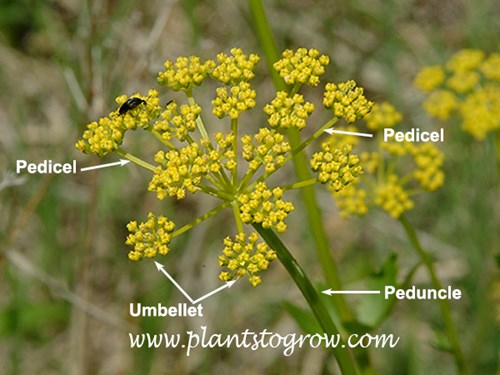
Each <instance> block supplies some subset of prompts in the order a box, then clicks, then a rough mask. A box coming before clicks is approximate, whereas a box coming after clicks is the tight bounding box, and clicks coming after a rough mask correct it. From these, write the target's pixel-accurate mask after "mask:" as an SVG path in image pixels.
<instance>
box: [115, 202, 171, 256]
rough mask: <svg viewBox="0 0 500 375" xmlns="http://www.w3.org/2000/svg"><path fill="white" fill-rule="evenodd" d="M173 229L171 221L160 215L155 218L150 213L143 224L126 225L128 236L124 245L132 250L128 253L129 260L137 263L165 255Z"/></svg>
mask: <svg viewBox="0 0 500 375" xmlns="http://www.w3.org/2000/svg"><path fill="white" fill-rule="evenodd" d="M174 228H175V224H174V223H173V222H172V221H170V220H168V219H167V218H166V217H164V216H162V215H160V216H155V215H154V214H153V213H152V212H150V213H149V214H148V220H147V221H146V222H145V223H140V224H137V222H136V221H131V222H130V223H128V225H127V229H128V231H129V232H130V234H129V235H128V237H127V241H126V242H125V243H126V244H127V245H130V246H132V247H133V248H134V249H133V250H131V251H130V252H129V253H128V257H129V259H130V260H133V261H139V260H141V259H142V258H144V257H146V258H153V257H155V256H156V255H158V254H160V255H167V254H168V252H169V250H170V249H169V248H168V244H169V243H170V241H171V239H172V235H171V233H172V232H173V230H174Z"/></svg>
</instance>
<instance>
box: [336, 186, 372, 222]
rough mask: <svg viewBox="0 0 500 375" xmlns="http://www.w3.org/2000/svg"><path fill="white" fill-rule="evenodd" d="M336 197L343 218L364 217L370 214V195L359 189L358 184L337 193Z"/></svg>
mask: <svg viewBox="0 0 500 375" xmlns="http://www.w3.org/2000/svg"><path fill="white" fill-rule="evenodd" d="M334 196H335V199H336V200H337V205H338V208H339V210H340V214H341V215H342V217H344V218H346V217H348V216H350V215H359V216H363V215H366V213H368V203H367V198H368V193H367V192H366V190H364V189H358V188H357V184H356V183H354V184H351V185H349V186H346V187H345V188H344V189H342V190H340V191H337V192H335V193H334Z"/></svg>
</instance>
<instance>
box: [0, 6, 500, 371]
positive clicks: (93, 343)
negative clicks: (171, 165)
mask: <svg viewBox="0 0 500 375" xmlns="http://www.w3.org/2000/svg"><path fill="white" fill-rule="evenodd" d="M264 5H265V7H266V11H267V13H268V17H269V21H270V23H271V27H272V29H273V31H274V33H275V38H276V41H277V43H278V48H279V49H280V50H283V49H285V48H293V49H295V48H297V47H307V48H317V49H319V50H320V51H321V52H322V53H325V54H328V55H329V56H330V58H331V60H332V63H331V64H330V66H329V68H328V71H327V73H326V76H327V78H328V80H332V81H336V82H338V81H342V80H346V79H355V80H356V81H357V82H358V84H359V85H361V86H363V87H364V88H365V90H366V93H367V96H368V98H370V99H371V100H374V101H383V100H387V101H390V102H391V103H393V104H394V105H395V106H396V107H397V108H398V109H399V110H400V111H401V112H403V113H404V115H405V119H407V120H406V121H408V122H409V123H411V124H417V125H414V126H419V127H421V128H432V127H435V126H436V123H435V122H434V121H433V120H430V119H429V118H428V117H426V116H424V115H423V111H422V110H421V109H420V107H419V103H420V102H421V100H422V96H421V94H419V92H418V91H417V90H416V89H414V88H413V87H412V85H411V83H412V80H413V78H414V76H415V74H416V73H417V72H418V70H419V68H420V67H421V66H423V65H429V64H436V63H442V62H444V61H446V59H447V58H448V57H449V56H450V55H451V54H452V53H454V52H456V51H457V50H458V49H460V48H478V49H482V50H484V51H486V52H487V53H490V52H492V51H498V48H499V41H500V39H499V31H500V2H498V1H494V0H479V1H472V0H450V1H439V0H414V1H411V0H403V1H395V0H388V1H385V0H372V1H360V0H354V1H326V0H302V1H301V0H292V1H283V0H270V1H265V4H264ZM232 47H241V48H243V50H244V51H245V52H246V53H251V52H254V53H259V54H261V56H262V53H261V50H260V47H259V45H258V42H257V38H256V35H255V32H254V29H253V26H252V20H251V16H250V12H249V10H248V5H247V3H246V2H245V1H231V0H219V1H212V2H209V1H199V0H184V1H166V0H163V1H159V0H158V1H147V2H139V1H132V0H124V1H119V0H103V1H97V0H96V1H80V0H52V1H42V0H2V1H1V2H0V132H1V134H2V136H1V137H0V173H1V175H0V177H1V180H0V212H1V215H0V291H1V295H0V364H1V365H0V367H1V369H0V373H1V374H74V375H77V374H78V375H79V374H123V375H126V374H206V373H219V374H229V373H234V371H238V373H239V374H240V375H244V374H282V373H283V374H284V373H287V374H289V373H290V374H308V375H312V374H330V373H333V374H335V373H337V372H336V371H337V370H336V365H335V361H334V358H333V356H332V355H331V354H330V353H328V352H326V351H323V350H319V349H302V350H300V351H297V352H296V353H295V354H294V355H293V356H291V357H284V356H283V355H282V354H281V352H280V351H279V350H260V351H258V352H252V351H248V350H241V349H240V350H236V349H229V350H227V349H218V350H215V349H213V350H198V351H196V352H195V353H194V354H193V355H192V356H190V357H189V358H188V357H186V356H185V355H184V351H183V350H181V349H178V350H166V349H158V350H136V349H135V350H132V349H130V347H129V339H128V332H150V333H155V332H168V333H176V332H184V331H185V330H193V329H194V330H197V329H199V326H200V325H207V326H208V327H209V330H211V331H213V332H220V333H228V334H230V333H237V332H242V331H244V330H245V329H246V328H250V329H252V330H255V331H259V330H263V329H265V328H267V329H268V330H273V331H278V332H283V333H289V332H300V328H299V325H298V324H297V322H296V321H294V319H293V317H292V316H291V314H290V313H289V310H290V308H287V306H289V304H288V303H289V302H292V303H293V304H294V305H298V306H305V303H304V302H303V298H302V296H301V295H300V293H299V291H298V290H297V289H296V287H295V285H293V283H292V281H291V279H290V278H289V276H288V275H287V274H286V272H285V270H284V269H283V267H282V266H281V265H280V264H279V263H278V262H275V263H273V265H272V266H271V269H270V270H269V271H267V272H266V273H264V274H263V285H261V286H259V287H258V288H255V289H254V288H252V287H251V286H250V285H249V284H248V283H246V282H240V283H238V284H237V285H236V287H235V288H234V289H231V290H230V291H226V292H223V293H220V294H218V295H217V296H215V297H213V298H211V299H209V300H207V301H206V302H205V303H204V312H205V316H204V317H203V318H202V319H181V318H167V319H160V318H142V319H137V318H131V317H130V316H129V314H128V304H129V303H130V302H142V303H145V304H153V305H154V304H157V303H158V302H161V303H163V304H172V305H173V304H176V303H178V302H184V299H183V297H182V295H181V294H180V293H179V292H178V291H177V290H175V289H172V285H171V284H170V283H169V282H168V281H167V280H166V279H165V278H164V277H163V276H162V275H161V274H159V273H158V272H157V271H156V269H155V267H154V264H153V263H152V262H151V261H143V262H141V263H138V264H133V263H131V262H129V261H128V259H127V257H126V254H127V251H128V249H127V248H126V246H125V244H124V240H125V237H126V234H127V233H126V228H125V225H126V223H127V222H128V221H129V220H132V219H137V220H144V219H145V217H146V215H147V212H149V211H154V212H158V213H159V212H165V213H166V214H167V215H170V214H171V213H172V212H175V217H176V218H179V221H181V222H182V221H184V222H188V221H189V220H190V218H193V217H194V216H195V215H199V214H201V213H203V212H205V211H206V210H207V207H210V203H209V202H206V201H204V200H203V198H201V199H200V197H198V196H197V195H195V196H189V197H188V198H187V199H185V200H184V201H181V202H172V201H169V202H167V201H162V202H159V201H157V200H156V198H155V196H154V194H153V193H148V192H147V188H146V187H147V182H148V177H149V176H148V174H147V173H146V172H145V171H143V170H140V169H139V168H138V167H136V166H128V167H123V168H110V169H106V170H101V171H98V172H87V173H80V174H77V175H70V176H52V175H30V176H18V175H15V174H14V173H13V172H14V170H15V163H16V160H18V159H24V160H28V161H32V162H41V161H43V160H45V159H51V160H54V161H68V160H73V159H76V160H77V161H78V163H79V165H81V166H90V165H96V164H99V163H104V162H111V161H115V160H116V159H117V158H116V157H109V158H107V159H105V160H99V159H97V158H95V157H92V156H86V155H81V154H80V153H79V152H77V151H76V149H75V148H74V143H75V141H76V140H77V138H78V137H79V136H80V134H81V133H82V131H83V129H84V127H85V125H86V124H87V123H88V122H89V121H92V120H94V119H97V118H99V117H100V116H103V115H106V114H107V113H109V112H110V111H111V110H113V109H115V106H116V104H115V102H114V98H115V97H116V96H117V95H120V94H123V93H125V94H127V95H131V94H133V93H135V92H141V93H143V94H145V93H146V92H147V90H148V89H150V88H153V87H155V88H158V85H157V84H156V78H155V76H156V73H157V72H158V71H160V70H161V69H162V64H163V62H164V61H165V60H166V59H175V58H176V57H177V56H180V55H184V56H188V55H192V54H194V55H199V56H201V57H202V58H214V57H215V55H216V54H217V53H219V52H221V51H225V52H228V51H229V49H230V48H232ZM257 70H258V72H257V75H258V78H256V80H255V82H254V85H255V88H256V90H257V92H258V93H262V94H261V95H263V96H261V97H260V99H258V106H261V105H262V104H263V103H264V102H265V100H268V97H269V95H267V97H266V92H267V93H268V94H269V93H270V92H271V90H272V84H271V82H270V80H269V79H268V78H266V79H263V78H261V77H263V76H266V66H265V64H264V63H261V64H259V66H258V68H257ZM259 77H260V78H259ZM318 92H319V91H318ZM161 93H162V98H163V99H164V100H166V99H168V98H170V97H175V95H176V94H173V93H168V92H165V91H161ZM311 95H315V94H314V93H311ZM203 100H205V101H206V102H207V103H208V102H209V100H211V98H202V99H201V101H202V102H203ZM259 100H260V102H259ZM316 101H318V98H316ZM252 116H257V118H259V116H260V117H261V118H262V119H263V120H265V119H264V116H263V113H261V114H258V113H253V114H252ZM207 117H208V116H207ZM449 125H450V126H452V125H453V124H449ZM449 134H450V137H448V139H447V142H446V143H445V144H443V145H442V150H443V151H444V153H445V156H446V162H445V170H446V184H445V186H444V187H443V188H441V189H440V190H438V191H437V192H435V193H426V194H422V195H421V196H419V197H418V198H417V200H416V203H417V206H416V208H415V209H414V210H413V211H411V212H410V213H409V214H408V218H409V220H410V221H411V222H412V223H413V224H414V225H415V226H416V228H418V231H419V234H420V236H421V239H422V241H423V243H424V245H425V246H426V247H427V248H428V249H430V250H432V251H433V253H434V254H435V256H436V262H437V263H436V266H437V268H438V272H439V275H440V276H441V279H442V282H443V284H445V285H448V284H451V285H454V286H455V287H459V288H461V289H462V291H463V294H464V298H463V299H462V300H460V301H459V302H454V303H453V308H454V319H455V321H456V322H457V326H458V327H459V334H460V338H461V340H462V345H463V347H464V350H465V353H466V358H467V362H468V363H469V367H470V369H471V373H472V374H500V370H499V369H500V366H499V356H500V352H499V350H500V349H499V348H500V328H499V325H498V322H499V316H498V314H499V313H498V310H499V307H498V306H499V305H500V296H499V294H500V292H498V291H497V293H496V294H495V285H496V288H497V289H498V288H499V287H498V283H500V278H499V268H498V265H496V264H495V257H498V256H499V253H500V245H499V244H500V236H499V222H500V220H499V218H500V205H499V202H498V201H499V199H498V198H499V184H498V181H499V176H498V174H497V173H498V172H497V169H496V168H497V167H496V162H495V148H494V142H493V138H491V139H488V140H486V141H484V142H477V141H475V140H473V139H472V137H471V136H469V135H467V134H465V133H463V132H461V131H459V130H458V128H455V129H452V128H450V130H449ZM149 142H150V139H147V138H145V137H140V136H136V137H135V141H134V143H133V144H130V146H129V147H130V149H131V150H133V152H134V153H137V154H138V155H143V156H144V157H145V158H148V157H150V156H151V153H152V150H150V148H151V147H150V145H149ZM318 195H319V199H320V200H321V202H322V208H323V210H324V220H325V226H326V228H327V231H328V233H329V234H330V236H331V237H330V241H331V244H332V251H333V252H334V257H335V259H336V261H337V262H338V264H339V270H340V275H341V278H342V280H343V282H344V283H345V285H346V287H349V286H354V287H356V286H357V285H360V284H359V283H360V281H361V280H363V279H365V278H366V277H369V276H370V275H373V274H374V273H376V272H377V271H379V270H380V267H381V266H382V265H383V264H384V262H385V261H386V260H387V259H388V258H389V257H390V256H391V254H393V253H394V254H396V255H397V262H398V264H399V266H400V268H401V274H405V273H406V272H407V270H408V268H409V267H410V266H411V265H412V264H414V263H415V261H416V257H415V255H414V253H413V251H412V250H411V248H410V245H409V244H408V241H407V240H406V238H405V236H404V233H403V231H402V229H401V227H400V226H399V225H398V223H397V222H395V221H393V220H391V219H390V218H389V217H388V216H387V215H385V214H383V213H381V212H374V213H371V214H370V215H368V216H367V217H364V218H354V219H349V220H342V219H341V218H340V216H339V215H338V211H337V208H336V207H335V203H334V201H333V200H332V199H331V197H330V195H329V193H328V192H327V191H326V190H322V189H318ZM296 198H297V199H298V196H297V197H296ZM303 215H304V213H303V211H302V212H301V209H300V205H299V209H298V210H297V211H296V212H294V213H293V214H292V215H290V216H289V218H288V219H287V222H288V224H289V226H290V228H291V229H293V230H289V232H288V233H287V234H286V235H285V236H284V242H285V243H287V244H288V245H289V246H290V248H291V250H292V252H293V253H294V255H295V256H296V257H297V258H298V259H299V261H300V262H301V264H302V265H303V266H304V268H305V269H306V270H307V271H308V273H310V275H318V276H317V277H313V281H314V282H316V283H320V284H321V283H322V282H323V280H322V279H321V277H320V276H319V275H321V272H320V265H319V264H318V261H317V258H316V257H315V252H314V251H313V250H312V245H311V239H310V235H309V233H308V232H307V229H305V228H307V226H306V225H304V223H303ZM301 216H302V218H301ZM228 225H232V224H231V221H230V216H225V214H222V215H220V216H218V217H217V220H214V221H212V220H209V221H207V222H206V223H204V224H202V225H200V226H198V227H196V228H195V229H194V230H192V231H190V232H189V233H188V234H187V235H184V236H181V237H180V238H177V239H176V240H175V242H174V245H173V249H174V250H175V251H172V252H171V253H170V254H169V256H168V257H166V258H160V259H158V260H159V261H160V262H162V263H163V264H165V266H166V267H167V269H168V270H169V272H170V273H171V274H172V275H174V276H175V278H176V280H177V281H178V282H179V283H180V284H181V285H182V286H183V287H184V288H185V289H186V290H188V291H190V292H191V293H192V295H194V296H198V295H199V296H201V295H203V294H204V293H206V292H208V291H209V290H212V289H215V288H216V287H218V286H219V285H220V281H218V279H217V275H218V272H219V269H218V266H217V255H218V253H219V251H220V249H221V241H222V238H223V237H224V236H225V235H226V234H227V233H225V231H224V227H227V226H228ZM415 282H416V283H417V284H419V285H423V286H427V285H429V284H428V277H427V275H426V274H425V272H419V273H417V275H416V276H415ZM323 286H324V285H323ZM355 302H356V300H353V303H355ZM440 328H442V321H441V318H440V315H439V310H438V307H437V304H435V303H431V302H421V303H417V302H414V301H413V302H412V301H405V302H400V303H398V305H397V306H396V309H395V311H394V313H393V314H392V315H391V316H390V317H389V318H388V319H387V321H386V322H385V324H384V325H383V327H382V329H381V332H382V333H396V334H399V335H400V336H401V342H400V344H399V346H398V347H397V348H396V349H392V350H390V349H387V350H382V349H372V350H371V357H372V361H373V363H374V367H375V372H374V373H379V374H454V373H455V367H454V364H453V361H452V358H451V356H449V355H447V354H444V353H443V352H442V351H440V350H439V348H438V346H439V334H436V332H439V331H440Z"/></svg>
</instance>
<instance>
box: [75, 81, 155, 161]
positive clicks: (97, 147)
mask: <svg viewBox="0 0 500 375" xmlns="http://www.w3.org/2000/svg"><path fill="white" fill-rule="evenodd" d="M130 98H139V99H141V100H144V101H145V104H144V103H141V104H139V105H138V106H136V107H135V108H132V109H130V110H128V111H126V112H125V113H122V114H119V109H117V110H115V111H113V112H111V113H110V114H109V116H108V117H102V118H100V119H99V121H97V122H96V121H93V122H91V123H90V124H88V125H87V128H86V130H85V131H84V133H83V136H82V139H80V140H78V142H77V143H76V145H75V146H76V148H77V149H78V150H80V151H81V152H84V153H86V154H88V153H92V154H95V155H97V156H99V157H103V156H105V155H107V154H109V153H110V152H113V151H116V150H117V149H118V147H120V145H121V144H122V143H123V138H124V137H125V133H126V132H127V131H128V130H136V129H137V128H147V127H148V126H149V124H150V122H151V121H152V120H154V119H156V118H157V117H158V116H159V114H160V112H161V106H160V100H159V98H158V91H156V90H150V91H149V93H148V96H147V97H145V96H142V95H140V94H134V95H132V96H131V97H130ZM130 98H127V96H126V95H121V96H119V97H118V98H116V102H117V103H118V105H119V106H120V107H121V106H122V105H123V104H124V103H125V102H126V101H127V100H128V99H130Z"/></svg>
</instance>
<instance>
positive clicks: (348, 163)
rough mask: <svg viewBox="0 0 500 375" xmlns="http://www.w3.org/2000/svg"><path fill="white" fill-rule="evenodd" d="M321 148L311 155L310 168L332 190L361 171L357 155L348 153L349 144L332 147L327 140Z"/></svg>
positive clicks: (354, 178) (339, 187)
mask: <svg viewBox="0 0 500 375" xmlns="http://www.w3.org/2000/svg"><path fill="white" fill-rule="evenodd" d="M322 149H323V151H321V152H316V153H315V154H314V155H313V156H312V157H311V168H312V170H313V171H314V172H318V181H319V182H320V183H322V184H326V183H328V184H330V185H331V187H332V188H333V189H334V191H340V190H342V189H343V188H344V187H345V186H347V185H349V184H351V183H353V182H354V181H355V180H356V178H357V177H358V176H359V175H361V173H363V168H361V166H360V165H359V157H358V156H357V155H351V154H350V153H351V151H352V146H351V145H345V146H344V147H342V148H340V149H332V148H331V145H330V143H329V142H323V144H322Z"/></svg>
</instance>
